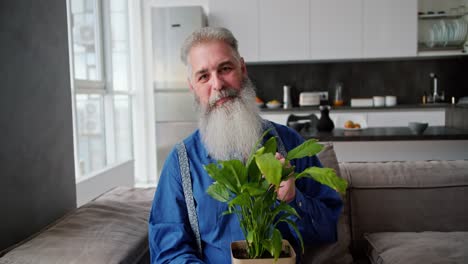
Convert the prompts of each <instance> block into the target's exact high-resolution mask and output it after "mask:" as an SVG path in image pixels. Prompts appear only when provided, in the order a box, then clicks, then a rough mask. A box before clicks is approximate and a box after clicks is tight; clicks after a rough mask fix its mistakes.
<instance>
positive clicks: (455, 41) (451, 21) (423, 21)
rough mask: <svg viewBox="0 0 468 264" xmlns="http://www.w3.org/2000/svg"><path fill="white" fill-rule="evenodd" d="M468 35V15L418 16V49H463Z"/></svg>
mask: <svg viewBox="0 0 468 264" xmlns="http://www.w3.org/2000/svg"><path fill="white" fill-rule="evenodd" d="M467 34H468V15H466V14H459V15H446V14H429V15H419V16H418V49H419V50H420V51H426V50H450V49H463V45H464V44H465V42H466V39H467Z"/></svg>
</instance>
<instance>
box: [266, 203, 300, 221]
mask: <svg viewBox="0 0 468 264" xmlns="http://www.w3.org/2000/svg"><path fill="white" fill-rule="evenodd" d="M279 213H283V214H286V213H287V214H288V215H287V216H288V217H289V216H291V215H294V216H296V217H297V218H300V216H299V214H298V213H297V211H296V209H294V207H292V206H290V205H289V204H287V203H285V202H280V204H279V205H277V206H276V207H275V209H273V211H272V214H273V216H274V217H276V216H277V215H278V214H279Z"/></svg>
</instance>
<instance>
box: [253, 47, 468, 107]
mask: <svg viewBox="0 0 468 264" xmlns="http://www.w3.org/2000/svg"><path fill="white" fill-rule="evenodd" d="M467 69H468V56H463V57H452V58H441V59H433V58H430V59H417V60H416V59H407V60H391V61H389V60H386V61H353V62H322V63H290V64H270V65H247V71H248V72H249V75H250V77H251V79H252V81H253V82H254V83H255V84H256V85H257V94H258V96H259V97H260V98H262V99H263V100H264V101H269V100H273V99H277V100H280V101H282V99H283V88H282V87H283V85H284V84H290V85H292V87H293V89H292V91H293V92H292V97H293V103H295V104H296V105H297V104H298V99H299V93H300V92H302V91H329V95H330V98H333V94H334V85H335V84H336V82H338V81H340V82H343V84H344V88H343V96H344V99H345V103H346V104H349V99H350V98H352V97H353V98H357V97H372V96H374V95H380V96H385V95H396V96H397V97H398V103H399V104H419V103H421V98H422V95H423V94H424V93H425V92H426V93H429V91H430V78H429V73H431V72H434V73H436V74H437V75H438V76H439V88H440V89H442V90H444V91H445V95H446V98H447V99H448V100H447V101H449V99H450V98H451V97H452V96H454V97H455V98H456V99H457V100H458V99H459V98H460V97H462V96H468V78H467V76H466V70H467Z"/></svg>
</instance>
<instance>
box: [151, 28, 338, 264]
mask: <svg viewBox="0 0 468 264" xmlns="http://www.w3.org/2000/svg"><path fill="white" fill-rule="evenodd" d="M182 60H183V62H184V63H185V64H186V65H187V66H188V73H189V74H188V75H189V77H188V84H189V87H190V90H191V91H192V92H193V94H194V96H195V105H196V108H197V110H198V112H199V114H200V120H199V126H198V129H197V130H196V131H195V132H194V133H193V134H191V135H190V136H189V137H187V138H186V139H185V140H183V145H184V146H185V149H182V150H181V147H180V146H179V147H178V148H177V149H173V150H172V152H171V153H170V154H169V156H168V158H167V160H166V163H165V165H164V168H163V170H162V172H161V177H160V180H159V184H158V187H157V191H156V194H155V198H154V202H153V206H152V210H151V215H150V219H149V244H150V253H151V262H152V263H229V262H230V243H231V242H232V241H235V240H243V239H245V238H244V236H243V234H242V231H241V229H240V226H239V222H238V220H237V219H236V217H235V215H226V216H221V214H222V212H224V211H225V210H226V209H227V205H225V204H223V203H221V202H218V201H216V200H214V199H213V198H211V197H210V196H208V195H207V194H206V190H207V188H208V187H209V186H210V185H211V184H212V183H213V180H212V179H211V178H210V177H209V176H208V174H207V173H206V172H205V170H204V168H203V166H204V165H207V164H209V163H213V162H216V160H227V159H234V158H235V159H239V160H243V161H245V160H246V158H247V157H248V155H249V152H250V151H251V149H252V146H254V145H255V143H256V141H257V140H258V138H259V137H260V136H261V135H262V134H263V132H264V131H265V130H267V129H270V132H269V135H268V137H271V136H277V137H278V142H279V144H278V152H279V153H283V155H284V153H286V152H287V151H289V150H290V149H293V148H294V147H296V146H297V145H299V144H301V143H302V142H303V139H302V138H301V137H300V136H299V135H298V134H297V133H296V132H294V131H293V130H291V129H289V128H288V127H285V126H282V125H279V124H275V123H272V122H269V121H267V120H263V119H262V118H261V117H260V116H259V110H258V107H257V106H256V104H255V91H254V86H253V84H252V83H251V81H250V80H249V78H248V75H247V69H246V66H245V63H244V60H243V58H242V57H241V56H240V55H239V52H238V48H237V40H236V39H235V38H234V36H233V35H232V33H231V32H230V31H229V30H227V29H224V28H210V27H206V28H202V29H200V30H197V31H195V32H193V33H192V34H191V35H190V36H189V37H188V38H187V39H186V41H185V42H184V44H183V47H182ZM180 145H182V144H180ZM181 151H182V152H181ZM277 158H279V159H281V155H280V154H277ZM184 161H187V162H188V166H184V164H187V163H184ZM293 165H295V166H296V168H297V170H298V171H299V170H300V171H302V170H303V169H304V168H306V167H310V166H321V164H320V161H319V160H318V159H317V158H316V157H312V158H304V159H301V160H298V161H296V162H294V164H293ZM187 167H188V168H187ZM187 174H189V178H190V179H191V183H192V186H191V188H190V189H191V190H192V191H193V200H194V202H193V207H195V208H194V211H195V212H196V213H195V214H196V216H197V217H198V220H197V221H196V222H197V223H198V230H196V231H194V228H193V223H191V220H190V217H189V214H190V213H189V211H190V210H188V209H187V204H186V197H185V196H184V189H183V186H182V185H183V177H184V176H183V175H187ZM282 186H283V187H282V188H281V189H280V190H279V191H278V199H281V200H284V201H286V202H288V203H290V204H291V205H292V206H293V207H294V208H295V209H296V210H297V212H298V213H299V215H300V216H301V218H300V219H296V221H297V225H298V227H299V230H300V232H301V234H302V236H303V238H304V241H305V243H306V244H319V243H327V242H333V241H336V224H337V220H338V217H339V214H340V211H341V207H342V202H341V199H340V197H339V195H338V193H336V192H335V191H334V190H332V189H330V188H328V187H326V186H324V185H321V184H319V183H317V182H315V181H314V180H312V179H300V180H298V181H297V182H295V181H294V180H292V179H291V180H288V181H286V182H283V184H282ZM188 203H189V204H190V200H189V201H188ZM189 207H190V205H189ZM281 232H282V235H283V237H284V238H285V239H288V240H289V241H290V243H291V244H292V245H293V246H294V247H295V248H296V252H300V251H298V250H299V248H298V245H299V244H298V240H297V237H296V236H295V235H294V232H292V231H291V230H289V228H288V226H284V227H282V230H281ZM197 242H198V243H197Z"/></svg>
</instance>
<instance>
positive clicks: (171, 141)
mask: <svg viewBox="0 0 468 264" xmlns="http://www.w3.org/2000/svg"><path fill="white" fill-rule="evenodd" d="M204 26H206V16H205V15H204V13H203V8H202V7H201V6H181V7H153V8H152V9H151V33H152V37H151V40H152V44H151V47H152V53H153V58H152V64H153V65H152V69H153V71H152V80H153V88H154V102H155V117H156V120H155V122H156V135H155V136H156V155H157V158H156V159H157V161H156V162H157V173H158V175H159V174H160V171H161V169H162V167H163V165H164V161H165V160H166V157H167V155H168V154H169V152H170V150H171V149H172V148H173V147H174V145H175V144H176V143H177V142H179V141H181V140H182V139H184V138H185V137H187V136H188V135H190V133H192V132H193V131H194V130H195V129H196V128H197V122H198V117H197V114H196V113H195V111H194V104H193V101H194V99H193V95H192V93H191V92H190V90H189V87H188V83H187V74H188V71H187V68H186V66H185V65H184V64H183V63H182V61H181V60H180V49H181V46H182V42H183V41H184V40H185V38H186V37H187V36H188V35H189V34H190V33H191V32H193V31H194V30H195V29H198V28H201V27H204Z"/></svg>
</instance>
